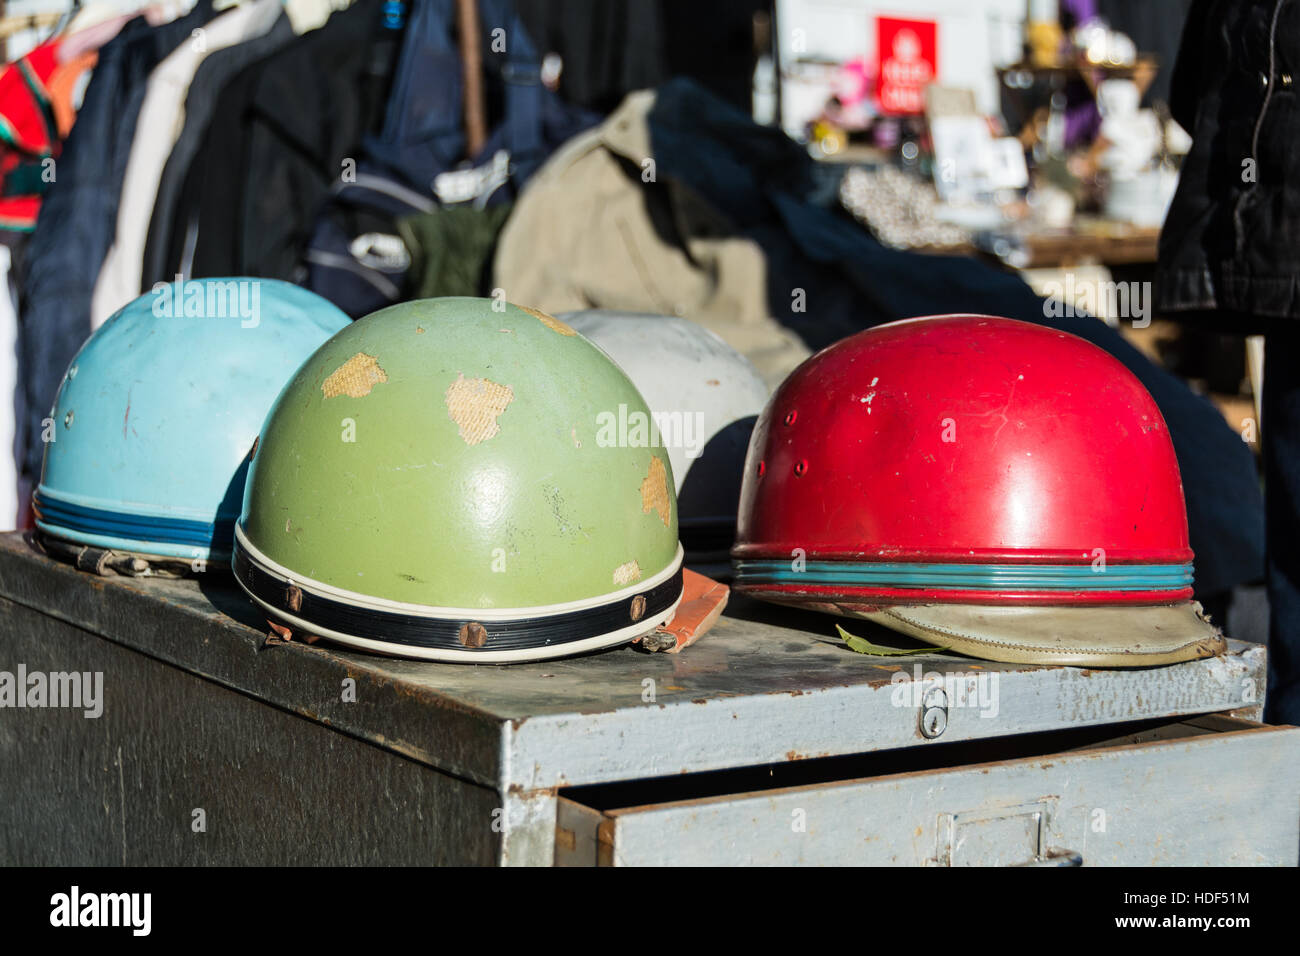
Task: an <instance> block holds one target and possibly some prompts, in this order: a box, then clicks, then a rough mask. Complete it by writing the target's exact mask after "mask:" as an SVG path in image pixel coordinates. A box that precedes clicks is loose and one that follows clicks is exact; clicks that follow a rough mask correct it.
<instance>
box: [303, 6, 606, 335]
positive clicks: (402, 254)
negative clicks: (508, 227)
mask: <svg viewBox="0 0 1300 956" xmlns="http://www.w3.org/2000/svg"><path fill="white" fill-rule="evenodd" d="M455 7H456V5H455V3H454V0H416V2H415V3H414V4H413V7H412V13H411V18H410V21H409V23H408V24H407V27H406V36H405V39H404V42H403V47H402V53H401V56H400V58H399V60H398V66H397V72H396V75H395V76H394V79H393V88H392V93H391V94H390V96H389V99H388V106H387V110H386V113H385V119H384V125H383V129H382V130H381V131H380V132H379V133H378V134H376V135H374V136H369V137H367V138H366V140H365V142H364V144H363V145H362V149H361V154H360V157H359V158H358V160H357V163H356V168H355V175H352V171H351V170H348V171H344V175H342V176H340V177H338V178H336V180H335V183H334V185H333V187H332V189H331V195H330V201H329V203H328V204H327V206H326V208H325V209H324V210H323V212H322V214H321V215H320V217H319V218H318V220H317V223H316V228H315V231H314V233H313V236H312V240H311V244H310V248H309V249H308V251H307V254H306V261H307V267H308V277H307V286H308V287H309V288H310V289H312V290H313V291H315V292H318V293H320V294H321V295H323V296H324V297H325V298H327V299H329V300H330V301H332V302H334V303H335V304H336V305H338V306H339V308H341V309H343V310H344V311H345V312H347V313H348V314H349V315H352V316H353V317H359V316H361V315H365V314H366V313H368V312H372V311H374V310H375V309H378V308H381V307H383V306H386V305H390V304H392V303H393V302H396V301H398V300H400V299H401V298H403V297H404V296H405V295H406V294H407V291H408V285H409V283H408V271H409V269H410V263H411V259H410V254H409V250H408V249H407V248H406V246H405V245H404V243H403V242H402V239H401V237H400V235H399V230H398V226H397V223H398V221H399V220H400V219H403V218H405V217H407V216H411V215H418V214H427V213H430V212H432V211H433V210H435V209H436V208H438V207H439V206H443V205H457V204H462V203H465V204H471V205H474V206H477V207H482V206H485V205H491V204H495V203H499V202H505V201H508V200H509V199H511V198H512V197H513V196H514V195H515V194H516V192H517V190H518V189H519V187H520V186H521V185H522V184H523V183H524V182H526V181H527V179H528V177H529V176H531V175H532V173H533V172H534V171H535V170H536V169H537V168H538V167H539V166H540V165H541V163H542V162H543V161H544V160H545V159H546V157H547V156H548V155H549V154H550V153H551V152H552V150H554V149H555V148H556V147H557V146H558V145H560V144H561V143H562V142H564V141H565V140H566V139H568V138H569V137H571V136H572V135H574V134H575V133H577V132H579V131H581V130H583V129H585V128H587V127H589V126H591V125H593V124H594V123H595V122H596V121H597V119H598V117H597V116H596V115H595V114H593V113H589V112H587V111H585V110H581V109H578V108H576V107H571V106H569V105H568V104H566V103H564V101H562V100H561V99H560V98H559V97H558V96H556V95H555V94H554V93H552V92H551V91H549V90H547V89H546V88H545V87H543V86H542V84H541V80H540V65H541V64H540V56H539V54H538V53H537V51H536V49H535V48H534V46H533V44H532V42H531V40H530V39H529V37H528V33H527V31H526V30H525V29H524V27H523V23H522V21H521V20H520V19H519V17H518V16H517V15H516V13H515V10H514V6H513V4H512V3H511V2H510V0H479V17H480V27H481V37H480V39H481V45H482V58H483V64H484V72H485V82H484V86H485V101H486V103H487V105H488V114H489V116H488V119H489V133H488V137H487V141H486V143H485V144H484V146H483V148H482V149H481V150H480V151H479V153H478V155H476V156H473V157H470V159H469V161H468V162H462V160H463V159H464V154H465V150H466V140H465V132H464V111H463V95H464V93H463V91H464V85H463V76H462V67H461V57H460V51H459V45H458V32H457V25H456V15H455ZM502 44H504V49H502V48H501V47H502Z"/></svg>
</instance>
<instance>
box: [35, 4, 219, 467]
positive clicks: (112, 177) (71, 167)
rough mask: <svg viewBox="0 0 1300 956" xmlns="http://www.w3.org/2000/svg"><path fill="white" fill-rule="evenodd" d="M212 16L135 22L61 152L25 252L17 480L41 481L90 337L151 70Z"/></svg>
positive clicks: (105, 54)
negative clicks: (45, 431)
mask: <svg viewBox="0 0 1300 956" xmlns="http://www.w3.org/2000/svg"><path fill="white" fill-rule="evenodd" d="M211 14H212V4H211V0H199V2H198V3H197V4H196V5H195V7H194V9H193V10H192V11H190V13H188V14H187V15H186V16H184V17H182V18H180V19H178V20H174V21H172V22H171V23H167V24H164V25H162V26H158V27H151V26H149V25H148V23H147V22H146V21H145V20H144V19H143V18H139V17H137V18H136V19H134V20H132V21H131V22H129V23H128V24H127V25H126V26H125V27H123V28H122V30H121V32H120V33H118V35H117V36H116V37H114V38H113V39H112V40H111V41H109V42H108V43H107V44H106V45H105V46H104V47H103V49H102V50H100V55H99V64H98V65H97V66H96V67H95V72H94V74H93V75H92V76H91V80H90V84H89V85H88V86H87V88H86V95H85V99H84V101H83V102H82V106H81V112H80V113H79V114H78V118H77V122H76V125H74V126H73V127H72V132H71V133H70V134H69V135H68V139H67V142H65V143H64V144H63V152H62V154H61V156H60V158H59V162H58V168H57V178H56V179H55V181H54V182H52V183H51V184H50V188H49V191H48V192H47V193H46V196H45V200H44V203H43V205H42V208H41V214H40V218H39V219H38V220H37V222H36V229H35V230H34V232H33V233H32V237H31V241H30V243H29V245H28V249H27V251H26V253H25V269H26V274H25V275H24V276H23V277H22V281H21V299H20V313H19V329H18V351H19V356H20V368H21V369H22V376H23V378H22V383H21V389H20V394H19V397H18V402H19V406H20V407H19V409H18V436H17V438H16V440H15V441H16V450H17V451H18V454H19V455H20V457H21V459H22V471H23V473H24V474H25V475H27V476H29V477H33V476H36V475H39V474H40V470H41V457H42V455H43V452H44V445H43V444H42V442H41V430H42V429H41V420H42V419H44V418H46V417H47V416H48V415H49V413H50V408H51V406H52V405H53V403H54V397H55V393H56V392H57V391H58V387H59V382H60V381H61V380H62V378H63V373H64V371H66V369H67V367H68V363H69V362H70V361H71V360H72V356H73V355H74V354H75V353H76V351H77V349H78V348H80V346H81V343H82V342H84V341H85V339H86V337H87V336H88V335H89V334H90V299H91V294H92V292H93V290H94V286H95V278H96V276H97V275H98V274H99V266H100V264H101V263H102V262H103V261H104V255H105V253H106V252H107V251H108V247H109V244H110V243H111V242H112V240H113V231H114V227H115V224H116V221H117V198H118V194H119V193H120V191H121V188H122V179H123V176H124V174H125V170H126V162H127V157H128V155H129V154H130V150H131V140H132V137H133V136H134V134H135V120H136V117H137V115H138V114H139V112H140V104H141V102H142V101H143V100H144V94H145V88H146V85H147V81H148V77H149V73H150V71H152V70H153V68H154V67H155V66H157V65H158V63H159V62H160V61H161V60H162V59H163V57H165V56H167V55H168V54H169V53H171V52H172V50H174V49H175V48H176V47H177V46H178V45H179V44H180V43H181V41H182V40H184V39H185V38H186V37H188V36H189V35H190V33H191V31H193V30H195V29H197V28H198V27H201V26H202V25H203V24H204V23H205V22H206V21H207V19H208V18H209V17H210V16H211Z"/></svg>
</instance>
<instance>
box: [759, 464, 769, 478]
mask: <svg viewBox="0 0 1300 956" xmlns="http://www.w3.org/2000/svg"><path fill="white" fill-rule="evenodd" d="M765 474H767V462H765V461H760V462H759V463H758V477H760V478H762V477H763V476H764V475H765Z"/></svg>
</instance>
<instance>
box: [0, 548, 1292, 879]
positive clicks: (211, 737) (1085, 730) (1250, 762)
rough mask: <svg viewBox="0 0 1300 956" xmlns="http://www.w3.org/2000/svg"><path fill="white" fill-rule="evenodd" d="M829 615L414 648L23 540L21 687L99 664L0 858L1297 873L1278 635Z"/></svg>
mask: <svg viewBox="0 0 1300 956" xmlns="http://www.w3.org/2000/svg"><path fill="white" fill-rule="evenodd" d="M834 623H835V621H834V619H832V618H829V617H824V616H819V615H812V614H806V613H800V612H796V611H790V610H785V609H781V608H775V607H768V606H763V605H757V604H751V603H748V602H745V601H743V600H739V599H733V606H732V607H731V608H730V609H729V611H728V616H726V617H724V618H723V619H722V621H721V622H720V623H719V624H718V626H717V627H716V628H715V630H713V631H712V632H710V633H709V634H708V635H707V636H705V637H704V638H703V639H702V640H701V641H700V642H699V643H698V644H696V645H695V646H693V647H690V648H688V649H687V650H685V651H684V652H683V653H681V654H679V655H661V654H647V653H644V652H641V651H639V650H636V649H634V648H630V647H628V648H621V649H617V650H612V651H607V652H603V653H599V654H591V655H587V656H584V657H578V658H571V659H566V660H559V661H549V662H539V663H529V664H519V665H510V666H464V665H451V664H435V663H425V662H414V661H404V660H397V659H391V658H384V657H378V656H373V655H366V654H362V653H358V652H352V651H344V650H342V649H340V648H336V647H333V646H330V645H326V644H317V645H306V644H301V643H297V642H294V643H289V644H285V643H280V642H275V641H271V640H268V637H267V633H266V628H265V625H264V623H263V621H262V620H261V618H260V616H259V615H258V613H257V611H256V610H255V609H254V608H253V607H252V606H251V605H250V604H249V603H248V602H247V601H246V600H245V599H244V598H243V596H242V594H241V593H240V592H238V591H237V590H236V589H235V588H234V587H233V585H232V584H231V583H230V582H229V581H226V580H223V579H221V578H219V577H215V576H209V577H206V578H204V579H201V580H184V581H168V580H159V579H127V578H97V577H94V576H91V575H87V574H82V573H80V572H77V571H75V570H73V569H71V568H69V567H66V566H64V565H61V564H58V563H55V562H53V561H50V560H48V559H47V558H45V557H43V556H41V555H39V554H37V553H35V552H34V551H33V550H32V549H31V548H30V547H29V545H28V544H27V543H26V542H25V541H24V540H23V539H22V538H21V537H19V536H16V535H4V536H0V676H3V674H2V672H9V673H11V674H14V673H16V672H17V669H18V668H19V667H22V668H23V669H24V671H25V672H26V673H29V674H30V673H34V672H41V673H44V674H50V675H52V674H57V673H71V672H78V673H89V674H100V675H102V680H103V694H102V701H101V703H102V713H101V715H100V716H98V717H87V716H85V714H84V712H83V711H80V710H76V709H73V708H67V707H62V708H60V707H43V708H41V707H37V708H27V707H24V708H11V707H5V708H4V709H0V780H3V781H4V791H5V799H4V800H3V801H0V863H6V864H14V863H23V864H41V863H58V864H85V863H94V864H124V863H125V864H134V863H158V864H188V863H226V864H240V863H268V864H278V863H299V864H340V863H379V862H386V863H411V864H421V863H493V864H497V863H499V864H544V865H549V864H552V863H561V864H565V863H587V864H590V863H615V864H618V863H623V864H638V863H646V864H650V863H783V862H790V863H796V862H797V863H898V864H917V865H935V864H938V865H964V864H1020V863H1034V864H1044V865H1061V864H1070V863H1076V862H1082V863H1083V864H1084V865H1092V864H1113V863H1125V864H1128V863H1134V864H1137V863H1181V862H1188V863H1200V862H1204V863H1222V864H1231V863H1295V862H1296V860H1297V854H1298V851H1300V840H1298V839H1297V825H1298V824H1297V820H1298V811H1297V807H1298V806H1300V799H1298V798H1300V776H1298V774H1297V768H1298V767H1300V760H1297V757H1300V731H1297V730H1294V729H1291V728H1270V727H1262V726H1259V725H1256V724H1253V723H1251V720H1253V719H1258V716H1259V708H1260V706H1261V697H1262V691H1263V687H1264V673H1265V671H1264V668H1265V656H1264V651H1263V649H1262V648H1261V647H1258V646H1256V645H1249V644H1243V643H1239V642H1232V643H1231V646H1230V650H1229V653H1228V654H1227V655H1226V656H1224V657H1221V658H1216V659H1211V660H1203V661H1192V662H1188V663H1186V664H1179V665H1174V666H1171V667H1163V668H1155V669H1151V670H1144V671H1115V670H1085V669H1078V668H1064V667H1030V666H1024V665H1013V664H994V663H988V662H979V661H973V660H969V659H966V658H960V657H956V656H954V655H947V654H933V655H922V656H920V657H919V658H908V659H903V660H901V661H900V662H898V663H890V662H882V660H881V659H878V658H866V657H861V656H859V655H856V654H854V653H852V652H850V651H848V650H847V649H845V648H844V647H843V646H842V645H841V644H840V643H839V641H838V640H837V639H836V638H835V637H834V636H833V635H834ZM936 688H937V690H936ZM1198 715H1217V716H1198ZM1225 715H1226V716H1225Z"/></svg>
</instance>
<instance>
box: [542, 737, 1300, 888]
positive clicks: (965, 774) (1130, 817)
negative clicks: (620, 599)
mask: <svg viewBox="0 0 1300 956" xmlns="http://www.w3.org/2000/svg"><path fill="white" fill-rule="evenodd" d="M555 849H556V852H555V862H556V864H557V865H618V866H630V865H692V864H696V865H717V864H721V865H762V864H838V865H904V866H936V865H937V866H971V865H988V866H1008V865H1020V864H1030V865H1049V866H1050V865H1093V866H1096V865H1111V866H1114V865H1132V866H1147V865H1295V864H1296V862H1297V857H1298V855H1300V729H1297V728H1294V727H1270V726H1264V725H1261V724H1257V723H1254V722H1252V721H1247V720H1242V719H1239V718H1235V717H1228V716H1219V715H1210V716H1203V717H1197V718H1192V719H1187V720H1166V721H1160V722H1145V723H1142V724H1130V725H1110V726H1108V727H1093V728H1082V729H1077V730H1076V729H1071V730H1064V731H1057V732H1052V733H1042V734H1029V735H1024V736H1020V737H1011V738H1002V739H997V740H983V741H972V742H967V743H954V744H935V745H929V746H924V747H917V748H909V749H906V750H893V751H884V752H879V753H872V754H863V755H858V756H852V757H836V758H827V759H822V760H808V761H799V762H793V763H788V764H776V765H772V766H769V767H759V768H745V769H741V770H729V771H721V772H718V773H708V774H691V775H685V776H679V777H676V778H669V779H655V780H646V781H633V782H627V783H618V784H604V785H599V786H591V787H581V788H572V789H569V790H561V791H560V794H559V801H558V810H557V816H556V847H555Z"/></svg>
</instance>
